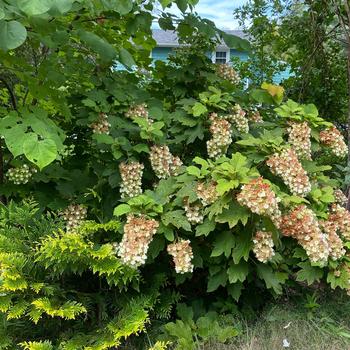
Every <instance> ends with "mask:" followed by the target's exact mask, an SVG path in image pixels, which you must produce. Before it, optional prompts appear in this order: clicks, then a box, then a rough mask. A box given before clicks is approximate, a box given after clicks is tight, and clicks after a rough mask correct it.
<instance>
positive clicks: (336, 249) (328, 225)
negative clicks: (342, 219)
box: [320, 220, 346, 260]
mask: <svg viewBox="0 0 350 350" xmlns="http://www.w3.org/2000/svg"><path fill="white" fill-rule="evenodd" d="M320 226H321V228H322V230H323V232H325V233H326V235H327V236H326V237H327V242H328V246H329V256H330V257H331V258H332V260H338V259H340V258H341V257H343V256H344V255H345V253H346V251H345V249H344V244H343V241H342V240H341V238H340V237H339V236H338V235H337V226H336V225H334V223H333V222H332V221H329V220H325V221H320Z"/></svg>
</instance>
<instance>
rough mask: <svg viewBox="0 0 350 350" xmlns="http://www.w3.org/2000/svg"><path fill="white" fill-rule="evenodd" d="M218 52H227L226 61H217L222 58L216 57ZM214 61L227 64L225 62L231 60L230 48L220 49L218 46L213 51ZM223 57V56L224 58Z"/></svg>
mask: <svg viewBox="0 0 350 350" xmlns="http://www.w3.org/2000/svg"><path fill="white" fill-rule="evenodd" d="M218 52H225V53H226V61H225V62H216V60H217V59H220V58H217V57H216V54H217V53H218ZM211 59H212V62H213V63H217V64H225V63H228V62H230V49H229V48H228V49H219V48H217V49H216V50H215V51H214V52H213V53H212V58H211ZM222 59H223V58H222Z"/></svg>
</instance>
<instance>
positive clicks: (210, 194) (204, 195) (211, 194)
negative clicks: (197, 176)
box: [196, 181, 219, 207]
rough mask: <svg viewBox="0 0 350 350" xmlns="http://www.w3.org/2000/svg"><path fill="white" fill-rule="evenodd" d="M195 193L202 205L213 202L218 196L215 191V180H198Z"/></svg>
mask: <svg viewBox="0 0 350 350" xmlns="http://www.w3.org/2000/svg"><path fill="white" fill-rule="evenodd" d="M196 193H197V197H198V198H199V199H200V201H201V203H202V205H203V206H204V207H205V206H207V205H210V204H213V203H214V202H215V201H216V200H217V199H218V197H219V195H218V193H217V191H216V182H214V181H211V182H209V183H205V182H198V183H197V187H196Z"/></svg>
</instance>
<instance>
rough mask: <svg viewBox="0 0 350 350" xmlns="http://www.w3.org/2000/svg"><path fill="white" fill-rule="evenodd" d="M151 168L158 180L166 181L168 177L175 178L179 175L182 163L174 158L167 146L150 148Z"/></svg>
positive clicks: (177, 158)
mask: <svg viewBox="0 0 350 350" xmlns="http://www.w3.org/2000/svg"><path fill="white" fill-rule="evenodd" d="M150 161H151V166H152V169H153V170H154V172H155V173H156V176H157V177H158V178H159V179H166V178H167V177H169V176H176V175H178V173H179V170H180V167H181V165H182V161H181V159H180V158H179V157H174V156H173V155H172V154H171V153H170V150H169V147H168V146H165V145H163V146H157V145H154V146H152V147H151V152H150Z"/></svg>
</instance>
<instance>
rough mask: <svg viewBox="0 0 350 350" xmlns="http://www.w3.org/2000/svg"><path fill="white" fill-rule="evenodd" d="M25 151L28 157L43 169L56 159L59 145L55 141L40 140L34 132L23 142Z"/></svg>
mask: <svg viewBox="0 0 350 350" xmlns="http://www.w3.org/2000/svg"><path fill="white" fill-rule="evenodd" d="M23 152H24V155H25V156H26V157H27V159H28V160H30V161H31V162H32V163H34V164H35V165H37V166H38V167H39V169H40V170H41V169H43V168H44V167H46V166H47V165H49V164H50V163H52V162H53V161H54V160H55V159H56V156H57V147H56V143H55V141H53V140H51V139H44V140H38V136H37V135H36V134H34V133H32V134H30V136H29V137H27V138H26V140H25V141H24V143H23Z"/></svg>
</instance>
